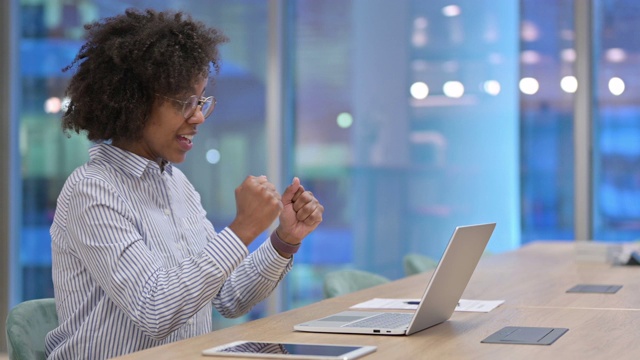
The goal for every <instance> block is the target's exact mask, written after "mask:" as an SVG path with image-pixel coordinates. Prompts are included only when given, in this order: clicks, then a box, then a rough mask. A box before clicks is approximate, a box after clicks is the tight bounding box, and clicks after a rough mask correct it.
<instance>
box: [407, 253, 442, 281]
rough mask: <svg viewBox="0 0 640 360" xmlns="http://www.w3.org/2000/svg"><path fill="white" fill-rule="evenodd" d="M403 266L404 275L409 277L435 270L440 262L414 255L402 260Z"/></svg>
mask: <svg viewBox="0 0 640 360" xmlns="http://www.w3.org/2000/svg"><path fill="white" fill-rule="evenodd" d="M402 265H403V266H404V274H405V275H406V276H409V275H415V274H419V273H422V272H425V271H429V270H433V269H435V268H436V267H437V266H438V262H436V261H435V260H433V259H432V258H430V257H428V256H426V255H422V254H417V253H412V254H407V255H405V256H404V258H402Z"/></svg>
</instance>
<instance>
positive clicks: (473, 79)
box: [287, 0, 520, 306]
mask: <svg viewBox="0 0 640 360" xmlns="http://www.w3.org/2000/svg"><path fill="white" fill-rule="evenodd" d="M293 3H294V5H295V11H294V12H293V13H294V14H295V15H294V19H293V20H292V21H294V29H295V32H294V33H295V38H294V39H295V41H294V44H295V45H294V46H293V49H291V50H290V51H294V55H293V57H294V59H295V60H294V64H295V66H293V67H292V69H291V71H294V76H293V78H295V79H296V84H295V91H294V94H293V99H294V100H295V103H294V106H293V108H294V109H295V113H294V114H295V115H294V117H295V142H294V147H295V148H294V153H295V157H294V158H295V163H294V173H296V174H298V175H300V176H301V177H302V180H303V183H305V184H307V186H308V187H309V188H310V189H311V190H312V191H313V192H314V194H316V196H318V198H319V199H320V200H321V201H322V202H323V203H324V204H325V208H326V211H325V216H324V222H323V224H322V225H321V226H320V228H319V229H318V230H317V231H316V232H314V233H313V234H312V236H310V237H309V238H308V239H307V240H305V244H304V246H303V247H302V248H301V253H299V255H298V256H297V258H296V266H295V267H294V270H293V271H292V274H291V276H290V277H288V279H289V284H290V285H291V286H289V294H288V296H287V298H290V299H292V306H298V305H302V304H305V303H306V302H310V301H316V300H317V299H319V298H320V297H321V296H322V292H321V288H322V287H321V282H322V277H323V275H324V274H325V273H326V272H327V271H330V270H334V269H338V268H344V267H353V268H358V269H364V270H369V271H372V272H375V273H378V274H381V275H384V276H386V277H389V278H398V277H401V276H404V274H403V268H402V258H403V256H404V255H405V254H408V253H410V252H417V253H422V254H425V255H428V256H431V257H432V258H435V259H439V257H440V255H441V253H442V251H443V250H444V247H445V246H446V243H447V241H448V239H449V237H450V236H451V234H452V232H453V230H454V228H455V226H458V225H465V224H470V223H479V222H493V221H496V222H498V227H497V229H496V232H495V234H494V237H493V240H492V242H491V243H490V245H489V248H490V251H502V250H505V249H510V248H513V247H515V246H517V245H518V244H519V233H520V232H519V231H520V227H519V208H518V203H519V201H518V200H519V192H518V189H519V186H518V175H519V168H518V160H519V159H518V155H517V154H518V144H519V138H518V136H519V134H518V129H519V122H518V98H517V89H516V86H515V84H516V83H517V81H516V79H517V76H518V63H517V60H518V38H517V29H518V21H517V19H518V6H517V4H515V3H514V2H512V1H497V2H477V1H471V0H469V1H458V2H456V3H457V5H451V2H447V1H420V0H403V1H393V2H389V1H340V2H335V1H315V0H306V1H305V0H302V1H296V2H293ZM327 249H330V251H328V250H327Z"/></svg>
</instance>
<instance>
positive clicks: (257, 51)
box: [20, 0, 268, 326]
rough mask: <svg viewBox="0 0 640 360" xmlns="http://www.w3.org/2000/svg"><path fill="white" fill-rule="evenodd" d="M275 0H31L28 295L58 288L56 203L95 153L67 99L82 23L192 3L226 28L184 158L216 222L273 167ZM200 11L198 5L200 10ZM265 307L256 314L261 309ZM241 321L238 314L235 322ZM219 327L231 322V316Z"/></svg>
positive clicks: (26, 54)
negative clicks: (270, 85) (71, 132)
mask: <svg viewBox="0 0 640 360" xmlns="http://www.w3.org/2000/svg"><path fill="white" fill-rule="evenodd" d="M267 5H268V3H267V2H253V1H231V0H229V1H216V2H215V4H213V5H212V4H211V2H209V1H206V0H199V1H186V0H185V1H171V2H165V1H120V2H113V1H107V0H95V1H74V2H67V1H62V2H51V1H45V0H29V1H27V0H22V1H21V2H20V12H21V20H20V24H21V37H20V59H21V76H20V80H21V97H22V105H21V109H20V158H21V164H22V184H23V203H22V211H23V213H22V231H21V233H22V235H21V269H20V270H21V272H22V288H23V293H22V296H21V298H22V300H27V299H31V298H39V297H52V296H53V289H52V282H51V253H50V235H49V227H50V226H51V222H52V217H53V213H54V211H55V202H56V198H57V196H58V193H59V192H60V190H61V188H62V185H63V184H64V181H65V180H66V178H67V176H68V175H69V174H70V173H71V172H72V171H73V169H75V168H76V167H77V166H80V165H81V164H83V163H84V162H85V161H87V159H88V153H87V150H88V148H89V147H90V145H91V144H90V143H89V142H88V141H87V140H86V139H85V138H84V137H83V136H78V135H75V136H72V137H71V138H70V139H68V138H66V137H65V136H64V134H63V133H62V131H61V127H60V117H61V112H60V111H61V107H62V103H63V102H64V95H65V94H64V91H65V89H66V86H67V82H68V79H69V76H70V74H69V73H68V72H67V73H63V72H61V69H62V68H63V67H65V66H67V65H68V64H70V63H71V61H72V60H73V58H74V57H75V55H76V53H77V51H78V50H79V49H80V46H81V44H82V41H83V38H82V37H83V35H84V32H83V30H82V25H83V24H85V23H88V22H90V21H93V20H97V19H99V18H103V17H107V16H113V15H116V14H120V13H122V12H123V11H124V10H125V9H126V8H129V7H137V8H149V7H151V8H155V9H157V10H163V9H169V8H171V9H185V10H187V11H191V12H192V13H193V15H194V17H195V18H197V19H199V20H201V21H204V22H206V23H208V24H212V25H213V26H216V27H218V28H220V29H222V30H223V31H224V32H225V33H226V34H227V35H228V36H229V37H230V39H231V41H230V42H229V43H228V44H225V45H223V47H222V48H221V51H222V56H221V57H222V66H221V72H220V74H219V76H217V77H216V79H215V83H214V84H215V88H214V90H213V94H214V95H215V96H216V98H217V100H218V103H217V106H216V110H215V113H214V114H213V115H212V116H211V117H210V118H208V119H207V121H206V122H205V124H203V125H202V126H201V127H200V129H199V130H200V131H199V134H198V137H197V141H195V142H194V147H193V149H192V151H191V152H190V153H189V156H188V157H187V160H186V161H185V162H184V163H182V164H180V165H178V166H179V167H180V168H181V169H182V170H183V171H184V172H185V173H186V174H187V176H188V177H189V178H190V180H191V182H192V183H193V184H194V186H195V187H196V189H197V190H198V191H199V192H200V195H201V197H202V202H203V205H204V207H205V209H206V210H207V212H208V217H209V219H210V220H211V221H212V222H213V224H214V226H216V228H218V229H221V228H223V227H225V226H226V225H228V224H229V223H230V222H231V220H232V219H233V217H234V216H235V197H234V190H235V188H236V187H237V186H238V185H239V184H240V183H241V182H242V181H243V180H244V178H245V177H246V176H247V175H250V174H254V175H259V174H264V173H266V159H265V156H264V153H265V151H264V148H265V84H264V81H265V68H266V47H267V34H268V33H267V19H268V17H267ZM192 10H197V11H192ZM263 311H264V308H263V307H261V306H258V307H257V308H256V309H255V311H253V312H252V313H251V314H250V315H248V316H247V317H245V318H243V319H240V321H242V320H244V319H247V318H254V317H258V316H261V314H262V312H263ZM237 321H238V320H229V323H232V322H237ZM215 324H216V326H225V324H226V323H225V322H223V320H222V319H218V320H217V321H216V322H215Z"/></svg>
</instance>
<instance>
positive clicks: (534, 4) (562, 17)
mask: <svg viewBox="0 0 640 360" xmlns="http://www.w3.org/2000/svg"><path fill="white" fill-rule="evenodd" d="M521 7H522V8H521V16H522V18H521V26H520V46H521V52H520V79H519V83H518V86H519V92H520V122H521V130H520V134H521V135H520V141H521V143H520V182H521V187H522V189H521V193H522V198H521V200H520V201H521V207H522V243H523V244H524V243H527V242H529V241H532V240H541V239H554V240H563V239H573V236H574V234H573V227H574V211H573V201H574V192H573V191H574V190H573V189H574V186H573V161H574V157H573V145H574V142H573V114H574V110H573V107H574V93H575V91H576V88H577V80H576V78H575V74H574V61H575V58H576V53H575V50H574V31H573V30H574V25H573V0H560V1H556V0H542V1H540V0H524V1H521Z"/></svg>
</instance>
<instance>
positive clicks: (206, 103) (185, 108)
mask: <svg viewBox="0 0 640 360" xmlns="http://www.w3.org/2000/svg"><path fill="white" fill-rule="evenodd" d="M156 95H158V96H162V97H163V98H165V99H169V100H173V101H177V102H179V103H180V104H182V116H184V118H185V119H188V118H190V117H192V116H193V114H195V113H196V109H197V108H198V106H200V107H201V108H200V109H201V110H202V115H204V117H205V119H206V118H207V117H208V116H209V115H211V113H212V112H213V109H214V108H215V107H216V98H215V97H213V96H209V97H198V96H197V95H191V96H189V98H188V99H187V100H185V101H182V100H178V99H174V98H170V97H168V96H164V95H160V94H156Z"/></svg>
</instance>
